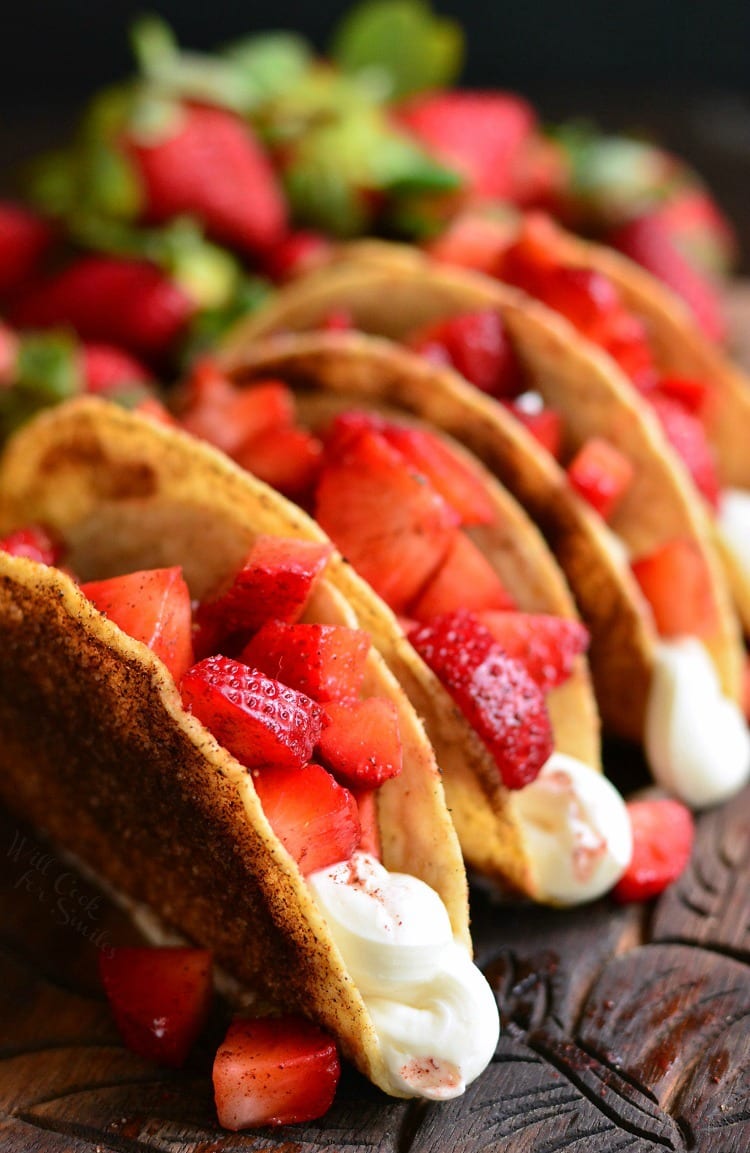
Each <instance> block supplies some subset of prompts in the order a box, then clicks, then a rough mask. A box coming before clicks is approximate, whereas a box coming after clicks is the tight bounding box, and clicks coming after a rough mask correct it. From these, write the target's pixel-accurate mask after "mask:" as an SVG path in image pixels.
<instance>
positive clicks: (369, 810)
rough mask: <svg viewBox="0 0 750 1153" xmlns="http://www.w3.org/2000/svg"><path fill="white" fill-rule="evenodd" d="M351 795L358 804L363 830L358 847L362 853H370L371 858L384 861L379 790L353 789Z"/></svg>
mask: <svg viewBox="0 0 750 1153" xmlns="http://www.w3.org/2000/svg"><path fill="white" fill-rule="evenodd" d="M351 793H352V795H353V797H354V799H355V801H356V802H357V811H358V812H359V823H360V826H361V828H362V835H361V837H360V840H359V845H358V846H357V847H358V849H359V850H360V851H361V852H362V853H369V854H370V856H371V857H375V859H376V860H378V861H382V859H383V850H382V846H381V843H380V827H379V824H378V790H377V789H351Z"/></svg>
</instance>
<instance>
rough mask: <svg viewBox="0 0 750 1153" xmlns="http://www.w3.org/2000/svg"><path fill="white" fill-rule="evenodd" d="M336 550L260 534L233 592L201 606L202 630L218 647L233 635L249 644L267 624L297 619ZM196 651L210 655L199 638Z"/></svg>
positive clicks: (233, 585)
mask: <svg viewBox="0 0 750 1153" xmlns="http://www.w3.org/2000/svg"><path fill="white" fill-rule="evenodd" d="M331 551H332V549H331V545H330V544H328V543H322V542H321V543H319V542H317V541H299V540H287V539H285V538H283V537H276V536H266V535H263V534H261V535H259V536H258V537H256V539H255V541H254V542H253V547H252V549H251V550H250V552H249V554H248V556H247V558H246V560H245V563H244V564H243V566H242V568H241V569H240V570H239V572H238V573H237V574H236V575H235V577H234V580H233V581H232V583H231V585H230V586H229V588H228V589H226V590H225V591H224V592H223V593H221V594H220V595H219V596H218V597H216V598H214V599H213V600H208V601H203V602H202V604H200V605H199V607H198V609H197V610H196V614H195V615H196V621H197V623H198V625H199V628H200V630H203V629H206V630H207V633H208V635H209V637H210V638H211V643H219V642H220V641H221V640H223V639H226V638H229V637H231V636H232V635H233V634H239V635H240V636H242V637H244V639H245V640H246V639H247V637H249V636H250V635H251V634H252V633H254V632H257V630H258V629H259V628H260V627H261V626H262V625H264V624H265V623H266V621H268V620H280V621H286V622H287V623H291V622H293V621H296V620H298V619H299V617H300V616H301V615H302V613H303V612H304V609H305V606H306V604H307V602H308V600H309V598H310V595H311V593H312V591H313V589H314V587H315V584H316V582H317V580H318V578H319V577H320V575H321V573H322V572H323V569H324V568H325V565H326V562H327V560H328V558H329V556H330V555H331ZM196 649H200V651H201V652H203V651H205V646H204V643H203V642H202V640H201V637H200V635H199V636H198V638H197V639H196ZM214 651H215V650H214Z"/></svg>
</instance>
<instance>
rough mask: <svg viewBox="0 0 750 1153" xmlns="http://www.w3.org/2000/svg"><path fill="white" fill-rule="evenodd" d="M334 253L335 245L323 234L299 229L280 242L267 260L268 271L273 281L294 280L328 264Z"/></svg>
mask: <svg viewBox="0 0 750 1153" xmlns="http://www.w3.org/2000/svg"><path fill="white" fill-rule="evenodd" d="M332 253H333V243H332V242H331V240H329V238H328V237H327V236H325V235H324V234H323V233H322V232H314V231H312V230H311V229H299V230H298V231H297V232H290V233H288V235H287V236H285V237H284V239H283V240H281V241H279V243H278V244H276V245H275V246H274V247H273V248H272V249H271V251H270V252H269V253H268V255H267V258H266V269H267V271H268V275H269V276H270V277H271V279H272V280H276V281H281V282H282V283H283V282H285V281H287V280H294V279H295V277H297V276H302V275H304V273H306V272H312V270H313V269H315V268H319V267H320V266H321V265H323V264H327V263H328V261H329V260H330V259H331V255H332Z"/></svg>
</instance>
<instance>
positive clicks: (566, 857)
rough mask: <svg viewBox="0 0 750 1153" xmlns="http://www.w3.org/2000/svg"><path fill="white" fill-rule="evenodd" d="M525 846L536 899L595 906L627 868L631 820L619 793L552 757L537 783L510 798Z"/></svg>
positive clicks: (585, 769)
mask: <svg viewBox="0 0 750 1153" xmlns="http://www.w3.org/2000/svg"><path fill="white" fill-rule="evenodd" d="M510 803H511V805H512V807H513V813H514V816H515V817H516V818H517V820H518V822H519V824H520V826H521V831H522V833H523V836H524V839H525V841H526V844H527V848H528V854H529V859H530V861H531V865H532V869H533V871H534V878H535V881H536V886H537V897H538V899H539V900H541V901H548V902H550V903H551V904H555V905H576V904H581V903H582V902H584V901H593V900H595V898H597V897H600V896H602V894H603V893H606V892H607V891H608V890H609V889H611V888H612V886H613V885H614V884H615V882H616V881H618V880H619V878H620V877H621V876H622V874H623V872H624V871H625V869H626V868H627V866H628V864H629V863H630V858H631V855H632V852H633V839H632V832H631V825H630V818H629V816H628V811H627V808H626V805H625V802H624V800H623V799H622V797H621V796H620V794H619V793H618V791H617V789H616V788H615V787H614V785H613V784H611V782H610V781H608V780H607V778H606V777H604V776H602V774H601V773H598V772H596V770H595V769H592V768H590V767H589V765H585V764H583V762H581V761H578V760H576V759H575V758H574V757H569V756H567V755H566V754H565V753H557V752H556V753H553V754H552V756H551V757H550V759H549V760H548V761H547V763H546V764H545V765H544V766H543V768H542V771H541V772H540V773H539V776H538V777H537V778H536V780H534V781H532V782H531V784H529V785H526V787H525V788H523V789H519V790H518V791H517V792H513V793H512V794H511V795H510Z"/></svg>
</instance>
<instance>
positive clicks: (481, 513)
mask: <svg viewBox="0 0 750 1153" xmlns="http://www.w3.org/2000/svg"><path fill="white" fill-rule="evenodd" d="M382 432H383V436H384V437H385V439H386V440H387V441H388V443H389V444H390V445H392V446H393V448H395V449H397V451H398V452H400V453H401V455H402V456H403V457H404V459H405V460H406V461H408V463H409V464H410V465H412V467H413V468H415V469H416V470H417V472H421V473H422V475H423V476H426V477H427V479H428V481H429V482H430V484H431V485H432V487H433V488H434V489H435V491H436V492H439V493H440V495H441V496H442V497H443V499H444V500H446V501H447V502H448V504H449V505H450V506H451V508H454V509H455V510H456V512H457V513H458V515H459V517H460V518H461V524H464V525H472V524H489V523H490V522H491V521H492V519H493V516H494V509H493V506H492V501H491V500H490V498H489V496H488V495H487V486H486V485H485V484H484V483H483V481H482V479H481V477H480V476H479V475H478V474H477V472H476V470H475V469H474V468H472V466H471V464H470V463H469V462H468V461H467V460H463V459H461V457H459V456H458V455H457V454H456V452H454V450H453V448H452V447H451V446H450V444H448V443H447V442H446V441H445V440H443V439H442V438H441V437H440V436H439V435H438V434H437V433H434V432H431V431H430V429H427V428H409V427H408V426H406V425H401V424H392V423H390V422H387V421H386V422H384V423H383V427H382Z"/></svg>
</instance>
